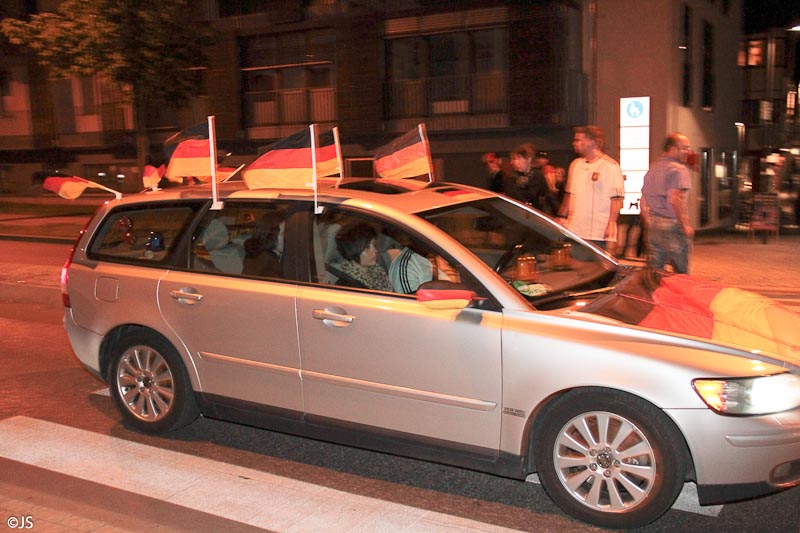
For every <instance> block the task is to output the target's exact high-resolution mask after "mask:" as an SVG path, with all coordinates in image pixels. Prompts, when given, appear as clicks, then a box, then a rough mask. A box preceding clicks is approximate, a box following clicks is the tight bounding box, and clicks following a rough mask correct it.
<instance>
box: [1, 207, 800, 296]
mask: <svg viewBox="0 0 800 533" xmlns="http://www.w3.org/2000/svg"><path fill="white" fill-rule="evenodd" d="M42 198H43V199H44V198H47V197H42ZM106 199H107V197H102V198H92V197H89V198H86V199H84V200H83V202H85V203H84V205H92V203H93V204H94V205H99V203H100V202H102V201H105V200H106ZM2 200H3V201H5V200H6V198H2ZM54 200H57V201H60V202H63V200H61V199H57V198H55V199H54ZM87 220H88V217H86V216H53V217H36V216H32V215H23V214H14V213H0V238H1V239H6V240H8V239H14V240H34V241H40V242H52V243H64V244H73V243H74V241H75V238H76V237H77V236H78V233H79V232H80V231H81V230H82V229H83V227H84V225H85V224H86V222H87ZM625 262H626V263H631V264H643V261H640V260H632V261H627V260H626V261H625ZM690 269H691V273H692V274H693V275H696V276H700V277H703V278H706V279H710V280H713V281H717V282H720V283H723V284H725V285H730V286H735V287H741V288H745V289H750V290H754V291H757V292H763V293H769V294H770V295H771V296H774V297H778V298H779V297H780V296H782V295H797V296H795V298H796V297H798V296H800V230H798V229H797V228H789V229H782V234H781V235H780V236H779V237H778V239H777V241H775V239H774V238H771V239H770V240H769V241H768V242H767V243H766V244H764V243H763V242H762V241H761V240H760V239H755V240H750V238H749V235H748V234H747V232H744V231H734V230H717V231H713V232H700V233H698V234H697V235H696V236H695V241H694V250H693V252H692V256H691V261H690Z"/></svg>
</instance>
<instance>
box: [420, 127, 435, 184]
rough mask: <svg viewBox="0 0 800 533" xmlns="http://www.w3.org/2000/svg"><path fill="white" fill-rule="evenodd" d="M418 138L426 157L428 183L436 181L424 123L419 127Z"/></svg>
mask: <svg viewBox="0 0 800 533" xmlns="http://www.w3.org/2000/svg"><path fill="white" fill-rule="evenodd" d="M419 137H420V139H421V140H422V145H423V146H424V147H425V155H426V156H428V183H433V182H434V181H436V180H435V179H434V177H433V160H432V159H431V145H430V144H428V134H427V133H426V132H425V123H424V122H423V123H420V125H419Z"/></svg>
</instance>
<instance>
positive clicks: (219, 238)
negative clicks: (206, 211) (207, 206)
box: [203, 220, 230, 251]
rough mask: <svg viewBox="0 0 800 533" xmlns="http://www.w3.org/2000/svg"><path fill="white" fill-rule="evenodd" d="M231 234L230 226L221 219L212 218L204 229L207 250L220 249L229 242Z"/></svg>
mask: <svg viewBox="0 0 800 533" xmlns="http://www.w3.org/2000/svg"><path fill="white" fill-rule="evenodd" d="M229 238H230V235H229V233H228V227H227V226H226V225H225V224H223V223H222V222H220V221H219V220H212V221H211V224H209V225H208V227H207V228H206V229H205V230H204V231H203V244H204V245H205V247H206V250H208V251H211V250H218V249H220V248H222V247H223V246H225V245H226V244H228V240H229Z"/></svg>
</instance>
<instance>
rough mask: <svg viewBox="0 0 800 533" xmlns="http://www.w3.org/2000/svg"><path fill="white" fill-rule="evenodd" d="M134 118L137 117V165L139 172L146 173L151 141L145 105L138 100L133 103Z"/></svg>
mask: <svg viewBox="0 0 800 533" xmlns="http://www.w3.org/2000/svg"><path fill="white" fill-rule="evenodd" d="M133 108H134V116H135V117H136V118H135V120H136V164H137V165H138V166H139V172H143V171H144V165H145V164H146V162H147V155H148V153H149V151H150V139H149V138H148V136H147V119H146V118H145V117H146V113H145V110H144V105H143V104H141V103H140V101H139V99H138V98H135V99H134V102H133Z"/></svg>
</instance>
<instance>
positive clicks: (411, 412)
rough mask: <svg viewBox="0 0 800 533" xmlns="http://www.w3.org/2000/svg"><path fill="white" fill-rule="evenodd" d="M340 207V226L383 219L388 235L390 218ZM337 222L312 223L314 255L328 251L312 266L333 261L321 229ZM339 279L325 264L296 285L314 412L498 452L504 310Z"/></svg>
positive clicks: (307, 392)
mask: <svg viewBox="0 0 800 533" xmlns="http://www.w3.org/2000/svg"><path fill="white" fill-rule="evenodd" d="M339 215H340V216H339V217H338V218H337V217H331V218H334V219H336V221H335V222H333V223H331V224H330V225H333V227H334V228H335V227H336V226H337V225H338V226H342V225H346V224H347V223H348V222H347V221H348V218H349V217H353V216H355V217H356V218H359V219H362V220H366V221H367V222H368V223H370V224H372V225H374V227H376V228H379V230H380V233H379V238H378V241H379V242H380V241H381V240H382V238H383V240H384V241H385V240H389V239H386V238H385V237H386V236H387V233H388V232H387V231H386V230H387V228H388V225H387V223H386V222H385V221H381V220H377V219H371V218H370V217H368V216H364V215H363V214H354V213H348V212H347V211H344V210H341V209H340V210H339ZM330 225H329V224H320V223H317V224H312V225H311V226H312V227H313V228H314V231H313V232H312V236H311V237H310V239H311V240H312V241H313V244H314V247H313V248H314V256H315V257H316V258H317V259H320V256H322V259H320V260H318V261H316V262H315V264H313V265H311V270H312V272H314V271H317V272H320V273H321V269H322V266H321V265H322V263H323V262H325V261H330V258H331V255H332V253H331V250H330V249H325V241H326V238H325V237H321V236H320V235H325V234H326V233H328V230H329V229H330ZM401 230H402V228H401ZM340 231H341V230H340ZM392 231H393V232H394V233H395V234H396V232H397V231H398V228H392ZM328 240H329V242H333V241H332V240H330V239H328ZM334 240H335V239H334ZM378 247H379V248H383V247H384V245H379V246H378ZM379 251H380V252H381V253H385V250H379ZM333 255H335V252H334V254H333ZM334 283H335V282H334V281H333V280H331V279H330V278H327V279H326V277H325V275H324V273H321V275H319V276H317V277H316V278H315V279H313V280H312V283H311V284H308V285H304V286H302V287H301V288H300V289H299V292H298V304H297V308H298V316H297V323H298V328H299V338H300V352H301V358H302V375H303V394H304V400H305V409H306V412H307V413H308V414H309V415H317V416H320V417H325V418H329V419H336V420H340V421H346V422H352V423H356V424H362V425H364V426H370V427H372V428H381V429H384V430H391V431H394V432H400V433H404V434H408V435H414V436H420V437H425V438H426V440H427V439H436V440H438V441H444V442H450V443H459V444H461V445H467V446H468V447H469V448H470V449H472V450H474V451H478V452H479V453H480V452H483V453H491V454H495V453H497V450H498V447H499V434H500V418H501V412H500V411H501V405H500V399H501V394H502V387H501V378H502V376H501V372H502V365H501V358H500V355H501V354H500V348H501V346H500V336H501V321H502V318H501V314H500V313H499V312H496V311H486V310H479V309H464V310H460V311H454V310H431V309H428V308H426V307H425V306H423V305H422V304H420V303H418V302H417V301H416V299H415V297H414V296H413V295H405V294H398V293H393V292H380V291H375V290H369V289H358V288H353V287H344V286H340V285H335V284H334Z"/></svg>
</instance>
